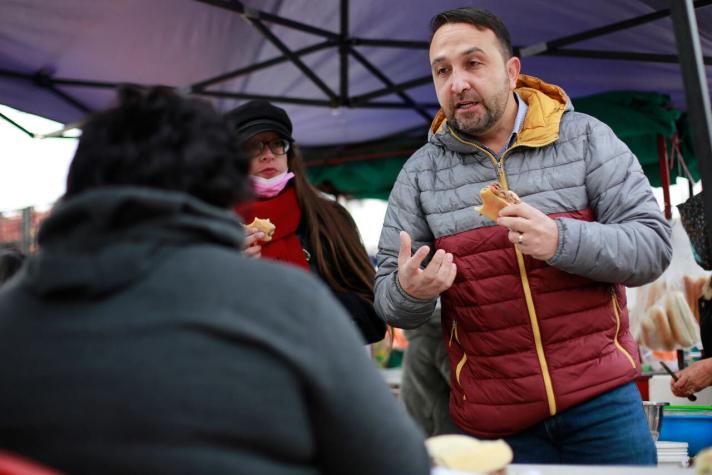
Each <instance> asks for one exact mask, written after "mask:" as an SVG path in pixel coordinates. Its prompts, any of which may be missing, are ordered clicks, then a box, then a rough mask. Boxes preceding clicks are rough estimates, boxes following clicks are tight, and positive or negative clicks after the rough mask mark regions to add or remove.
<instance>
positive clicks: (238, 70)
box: [0, 0, 712, 222]
mask: <svg viewBox="0 0 712 475" xmlns="http://www.w3.org/2000/svg"><path fill="white" fill-rule="evenodd" d="M463 5H472V6H477V7H482V8H487V9H489V10H492V11H493V12H495V13H497V14H498V15H499V16H501V17H502V18H503V20H504V21H505V23H506V24H507V25H508V27H509V28H510V30H511V32H512V40H513V43H514V44H515V46H516V50H517V53H518V54H519V55H520V56H521V57H522V60H523V72H524V73H527V74H532V75H535V76H539V77H541V78H543V79H545V80H546V81H548V82H552V83H555V84H558V85H560V86H562V87H563V88H564V89H565V90H566V91H567V92H568V94H569V95H570V96H571V97H579V96H584V95H590V94H593V93H597V92H602V91H610V90H634V91H655V92H659V93H664V94H668V95H669V96H670V97H671V100H672V105H674V106H676V107H679V108H682V109H689V112H690V116H691V118H693V119H694V121H693V125H694V126H696V127H697V130H696V131H695V135H696V138H698V137H699V138H698V141H699V144H698V145H696V148H697V149H698V150H697V152H698V153H697V155H698V156H701V157H704V158H706V159H707V160H702V162H706V163H705V164H704V165H703V164H701V165H703V166H701V167H700V168H701V169H702V170H701V171H702V176H703V180H704V181H706V182H709V183H712V146H711V145H709V142H710V141H712V140H710V121H709V110H705V109H704V108H702V107H701V105H702V104H703V103H704V99H705V98H706V97H707V95H708V91H709V89H710V86H711V85H712V80H711V79H705V77H704V73H705V69H706V70H707V71H708V72H709V70H710V65H712V0H698V1H695V2H692V1H691V0H675V1H672V2H671V1H670V0H624V1H620V2H610V1H607V0H590V1H588V2H571V3H561V2H550V1H548V0H527V1H522V0H479V1H477V2H474V1H463V0H459V1H452V0H442V1H438V2H432V1H428V0H394V1H389V2H383V1H380V0H358V1H349V0H339V1H336V0H289V1H284V0H281V1H280V0H261V1H257V0H244V1H237V0H232V1H231V0H152V1H150V2H146V1H141V0H122V1H119V2H117V1H112V0H64V1H62V2H50V1H47V0H0V44H1V45H2V47H0V103H2V104H6V105H9V106H11V107H14V108H16V109H19V110H22V111H26V112H31V113H34V114H39V115H42V116H45V117H48V118H51V119H54V120H57V121H60V122H62V123H66V124H73V123H76V122H77V121H80V120H81V119H82V117H84V116H85V114H86V113H87V112H90V111H92V110H96V109H100V108H103V107H105V106H106V105H107V104H109V103H110V102H111V100H112V99H113V97H114V95H113V89H114V88H115V87H116V85H118V84H120V83H124V82H131V83H139V84H167V85H172V86H176V87H179V88H181V89H182V90H184V91H186V92H190V93H192V94H196V95H200V96H204V97H209V98H213V99H214V100H215V102H216V105H217V106H218V107H219V108H221V109H228V108H231V107H234V106H236V105H237V104H239V103H240V102H242V101H244V100H246V99H251V98H256V97H264V98H267V99H270V100H272V101H274V102H278V103H280V104H281V105H283V106H284V107H285V109H287V111H288V112H289V114H290V116H291V117H292V119H293V120H294V123H295V132H294V135H295V138H296V139H297V141H298V142H300V143H301V144H303V145H327V144H338V143H354V142H362V141H367V140H373V139H376V138H381V137H387V136H389V135H394V134H401V133H403V131H407V130H413V129H422V128H424V127H426V126H427V124H428V123H429V120H430V117H431V116H432V115H433V114H434V113H435V111H436V110H437V102H436V98H435V94H434V91H433V87H432V84H431V78H430V71H429V65H428V58H427V41H428V21H429V19H430V18H431V17H432V15H434V14H435V13H437V12H439V11H441V10H444V9H447V8H454V7H459V6H463ZM671 6H672V11H671V10H670V8H671ZM691 15H696V18H697V25H696V26H697V29H698V30H699V36H698V35H697V32H696V31H694V30H695V22H694V21H693V20H692V18H693V17H692V16H691ZM698 38H699V39H698ZM696 45H697V46H696ZM695 47H697V49H695ZM678 53H680V54H679V56H678ZM700 56H704V59H703V60H702V62H704V64H705V65H706V67H704V66H702V65H701V64H702V62H701V61H700V60H699V57H700ZM679 63H681V64H682V65H683V68H682V72H683V73H684V74H681V68H680V64H679ZM707 76H708V77H710V78H712V74H707ZM688 97H691V98H692V99H687V98H688ZM688 101H689V104H690V106H691V107H689V108H688V107H687V106H686V103H687V102H688ZM705 121H706V122H705ZM16 125H18V126H20V127H22V124H16ZM27 132H28V133H29V134H32V132H31V131H27ZM705 136H706V142H707V145H704V144H705ZM705 147H707V148H705ZM709 199H710V202H709V204H710V205H712V194H709ZM708 208H709V209H710V210H712V206H709V207H708ZM709 216H711V217H712V214H709ZM709 221H710V222H712V219H710V220H709Z"/></svg>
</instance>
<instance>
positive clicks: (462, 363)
mask: <svg viewBox="0 0 712 475" xmlns="http://www.w3.org/2000/svg"><path fill="white" fill-rule="evenodd" d="M453 336H454V337H455V341H456V342H457V344H458V346H460V348H461V349H462V358H460V361H458V363H457V366H455V381H457V385H458V386H460V389H461V390H462V400H463V401H467V394H465V390H464V389H463V387H462V383H460V373H462V368H464V367H465V363H467V353H465V349H464V348H462V345H460V337H459V336H457V321H455V320H454V319H453V321H452V328H451V329H450V341H449V342H448V346H452V337H453Z"/></svg>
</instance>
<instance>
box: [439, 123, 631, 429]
mask: <svg viewBox="0 0 712 475" xmlns="http://www.w3.org/2000/svg"><path fill="white" fill-rule="evenodd" d="M450 134H451V135H452V136H453V137H454V138H455V139H456V140H458V141H460V142H461V143H463V144H466V145H470V146H471V147H474V148H476V149H478V150H481V151H482V152H483V153H484V154H485V155H487V156H488V157H489V158H490V159H491V160H492V163H494V165H495V167H496V168H497V175H498V178H499V184H500V185H501V186H502V188H504V189H505V190H509V184H508V183H507V174H506V173H505V171H504V158H505V157H506V156H507V154H508V153H509V152H510V151H512V150H513V149H514V148H516V144H515V145H514V146H512V147H510V148H508V149H507V150H505V151H504V153H503V154H502V156H501V157H500V159H499V160H497V158H495V156H494V155H492V154H491V153H489V152H488V151H487V150H486V149H484V148H482V147H480V146H479V145H477V144H476V143H473V142H468V141H466V140H463V139H461V138H460V137H458V136H457V134H455V133H454V132H453V131H452V129H450ZM514 252H515V254H516V256H517V265H518V267H519V277H520V278H521V279H522V288H523V289H524V299H525V301H526V303H527V311H528V313H529V322H530V323H531V327H532V333H533V334H534V346H535V348H536V355H537V359H538V360H539V366H540V368H541V375H542V378H543V380H544V389H545V391H546V399H547V402H548V405H549V414H550V415H552V416H553V415H555V414H556V398H555V396H554V385H553V384H552V382H551V374H549V365H548V363H547V361H546V355H545V354H544V344H543V343H542V341H541V331H540V329H539V320H538V319H537V316H536V309H535V308H534V299H533V298H532V291H531V288H530V286H529V277H528V276H527V269H526V267H525V265H524V255H523V254H522V251H521V250H520V249H519V246H514ZM621 349H622V347H621ZM461 364H463V365H464V363H463V362H462V361H461V362H460V363H459V364H458V367H460V366H461ZM455 375H456V379H457V371H456V372H455ZM458 382H459V381H458Z"/></svg>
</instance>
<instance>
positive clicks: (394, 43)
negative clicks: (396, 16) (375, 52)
mask: <svg viewBox="0 0 712 475" xmlns="http://www.w3.org/2000/svg"><path fill="white" fill-rule="evenodd" d="M350 42H351V46H381V47H383V48H406V49H428V48H430V43H428V42H427V41H407V40H379V39H373V38H358V37H353V38H351V39H350Z"/></svg>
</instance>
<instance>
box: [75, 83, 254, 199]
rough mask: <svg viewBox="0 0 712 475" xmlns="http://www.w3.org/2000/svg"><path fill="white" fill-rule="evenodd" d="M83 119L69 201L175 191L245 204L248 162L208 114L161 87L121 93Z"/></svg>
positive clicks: (193, 102) (222, 125)
mask: <svg viewBox="0 0 712 475" xmlns="http://www.w3.org/2000/svg"><path fill="white" fill-rule="evenodd" d="M118 96H119V99H118V105H117V106H116V107H114V108H111V109H109V110H106V111H103V112H99V113H97V114H96V115H94V116H92V117H90V118H89V119H88V120H87V122H86V123H85V125H84V126H83V127H82V136H81V138H80V140H79V145H78V147H77V151H76V153H75V154H74V159H73V160H72V164H71V166H70V168H69V175H68V176H67V191H66V194H65V196H66V197H70V196H72V195H76V194H78V193H81V192H83V191H86V190H90V189H93V188H98V187H102V186H111V185H133V186H146V187H150V188H159V189H163V190H171V191H182V192H185V193H188V194H190V195H193V196H195V197H197V198H200V199H201V200H203V201H205V202H207V203H210V204H212V205H214V206H219V207H221V208H228V207H231V206H233V205H235V204H237V203H239V202H240V201H241V200H243V199H245V198H246V197H248V196H249V181H248V179H247V171H248V167H249V161H248V160H247V159H246V158H245V157H244V156H243V154H242V153H241V152H240V151H239V150H238V148H237V147H236V145H235V142H234V140H233V137H232V132H231V131H230V130H229V128H228V127H227V125H226V124H225V122H224V120H223V118H222V117H221V115H220V114H218V113H217V112H216V111H215V110H214V109H213V107H212V106H211V105H210V104H208V103H207V102H204V101H202V100H198V99H194V98H188V97H184V96H181V95H179V94H178V93H176V92H175V91H173V90H172V89H171V88H168V87H162V86H157V87H149V88H143V87H138V86H124V87H122V88H121V89H120V90H119V94H118Z"/></svg>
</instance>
